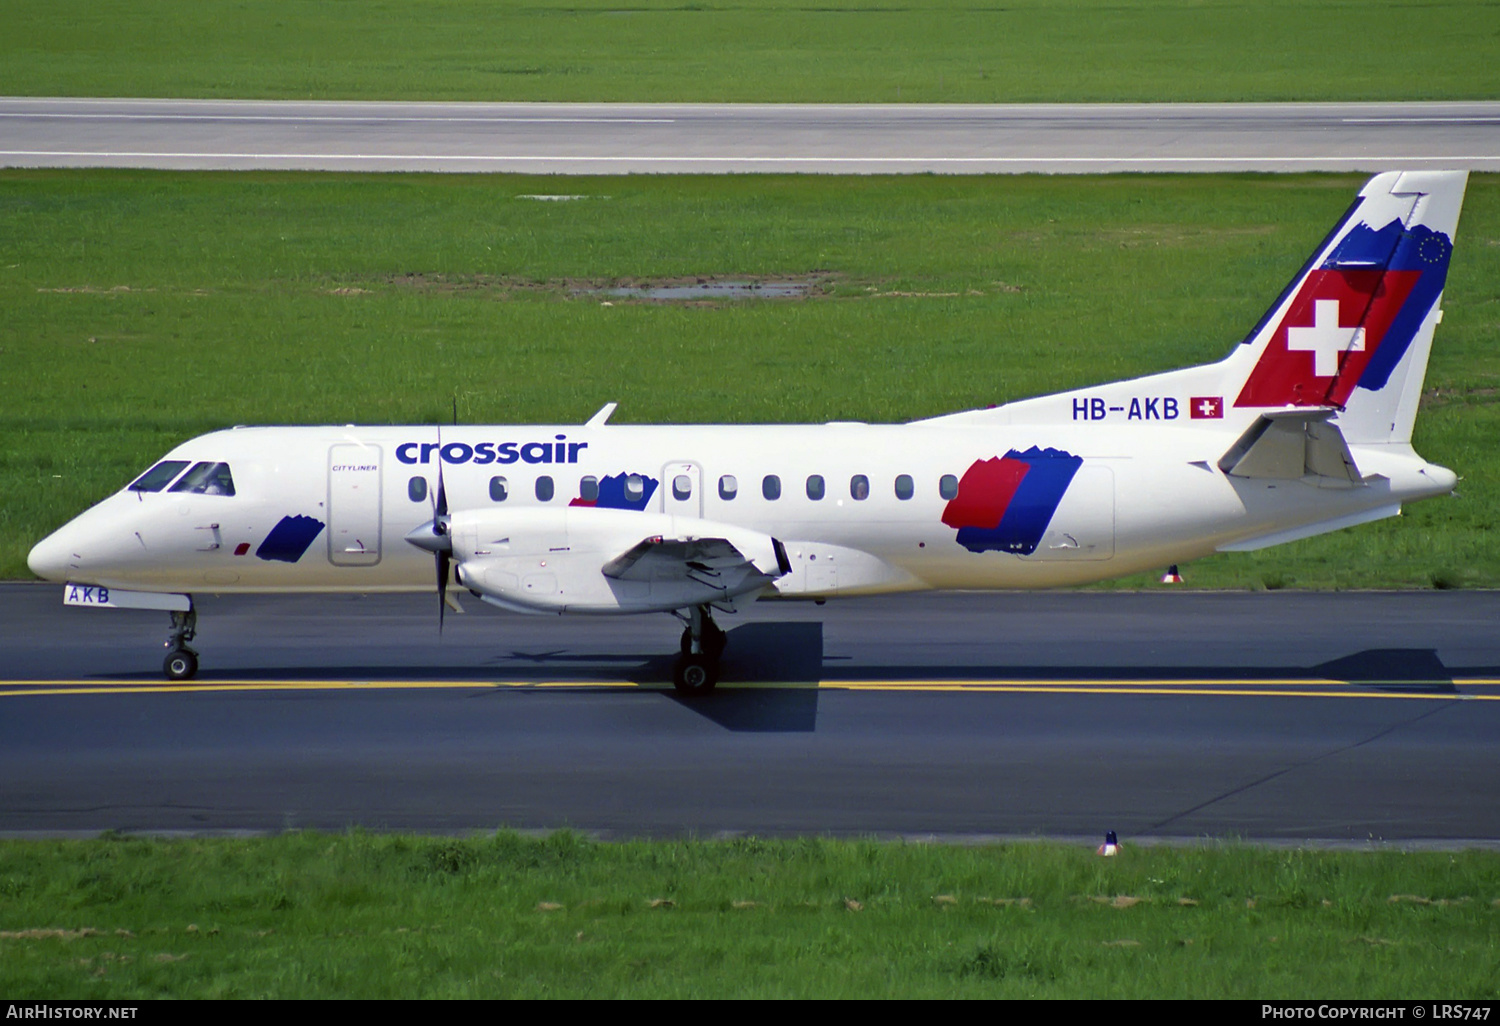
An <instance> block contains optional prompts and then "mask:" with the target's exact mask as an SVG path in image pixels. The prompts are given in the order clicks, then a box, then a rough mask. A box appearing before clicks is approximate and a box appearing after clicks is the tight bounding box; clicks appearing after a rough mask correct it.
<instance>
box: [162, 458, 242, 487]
mask: <svg viewBox="0 0 1500 1026" xmlns="http://www.w3.org/2000/svg"><path fill="white" fill-rule="evenodd" d="M172 491H174V492H191V493H192V494H194V495H233V494H234V478H233V477H231V476H230V474H229V464H227V463H195V464H193V469H192V470H189V471H188V472H187V473H186V474H183V475H182V480H181V481H178V482H177V483H176V484H174V485H173V486H172Z"/></svg>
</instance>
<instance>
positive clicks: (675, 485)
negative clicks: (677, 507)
mask: <svg viewBox="0 0 1500 1026" xmlns="http://www.w3.org/2000/svg"><path fill="white" fill-rule="evenodd" d="M692 497H693V479H692V478H690V477H688V476H687V475H686V474H678V475H677V476H676V477H674V478H672V498H674V499H676V500H677V501H678V502H681V501H682V500H684V499H691V498H692Z"/></svg>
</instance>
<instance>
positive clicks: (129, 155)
mask: <svg viewBox="0 0 1500 1026" xmlns="http://www.w3.org/2000/svg"><path fill="white" fill-rule="evenodd" d="M0 157H47V158H61V159H68V158H78V159H92V158H112V159H122V160H320V161H321V160H369V161H375V160H424V161H444V160H460V161H473V162H482V161H491V162H499V161H557V162H568V163H590V162H601V163H612V164H630V163H637V164H645V163H652V164H660V163H673V164H695V163H696V164H726V163H735V164H1110V163H1126V162H1128V163H1130V164H1265V165H1272V166H1274V165H1278V164H1358V165H1364V164H1369V163H1371V162H1376V163H1388V164H1393V165H1394V164H1407V163H1412V162H1422V161H1425V162H1431V161H1452V162H1457V163H1463V164H1472V163H1476V162H1483V161H1500V153H1495V154H1477V155H1476V154H1439V155H1436V156H1425V157H1411V156H1373V157H1372V156H1358V157H1356V156H1314V157H1260V156H1227V157H1226V156H1217V157H1136V156H1104V155H1101V156H1094V157H820V156H780V157H758V156H750V155H746V156H724V155H702V156H655V155H648V154H642V155H640V156H620V155H607V154H598V155H589V154H575V153H570V154H544V153H535V154H533V153H524V154H520V153H506V154H501V153H496V154H480V153H432V154H429V153H223V152H219V153H212V152H204V153H191V152H183V153H168V152H155V151H147V150H125V151H116V150H0Z"/></svg>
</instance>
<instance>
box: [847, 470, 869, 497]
mask: <svg viewBox="0 0 1500 1026" xmlns="http://www.w3.org/2000/svg"><path fill="white" fill-rule="evenodd" d="M849 497H850V498H852V499H854V500H855V501H856V502H864V501H865V500H866V499H868V498H869V497H870V479H869V478H868V477H865V475H863V474H855V475H854V476H853V477H851V478H850V479H849Z"/></svg>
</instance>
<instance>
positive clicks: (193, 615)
mask: <svg viewBox="0 0 1500 1026" xmlns="http://www.w3.org/2000/svg"><path fill="white" fill-rule="evenodd" d="M197 633H198V610H196V609H194V608H192V607H191V606H190V607H189V608H188V611H187V612H185V613H182V612H178V611H176V610H173V611H172V630H171V632H170V633H169V634H168V635H167V641H166V646H167V658H166V659H165V660H164V661H163V662H162V664H161V669H162V672H163V673H165V674H166V675H167V680H192V679H193V677H194V676H195V675H197V673H198V653H197V652H195V651H193V650H192V649H191V648H189V647H188V644H187V643H188V642H189V641H192V640H193V636H194V635H195V634H197Z"/></svg>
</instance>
